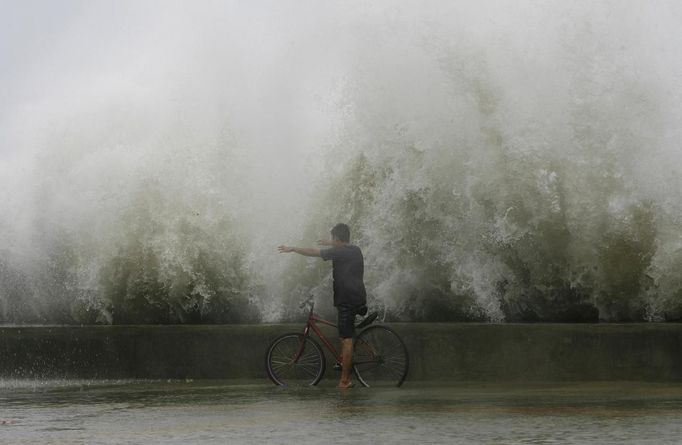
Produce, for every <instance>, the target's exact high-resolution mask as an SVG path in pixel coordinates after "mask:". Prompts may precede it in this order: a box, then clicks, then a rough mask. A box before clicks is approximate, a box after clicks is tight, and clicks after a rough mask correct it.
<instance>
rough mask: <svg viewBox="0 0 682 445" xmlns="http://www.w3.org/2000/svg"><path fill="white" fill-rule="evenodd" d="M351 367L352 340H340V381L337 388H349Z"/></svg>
mask: <svg viewBox="0 0 682 445" xmlns="http://www.w3.org/2000/svg"><path fill="white" fill-rule="evenodd" d="M352 366H353V339H352V338H342V339H341V380H340V381H339V388H350V386H351V385H352V382H351V380H350V373H351V367H352Z"/></svg>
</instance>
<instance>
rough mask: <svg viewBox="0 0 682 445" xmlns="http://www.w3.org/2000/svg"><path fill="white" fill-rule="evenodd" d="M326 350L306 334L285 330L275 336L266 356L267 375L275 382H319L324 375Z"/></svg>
mask: <svg viewBox="0 0 682 445" xmlns="http://www.w3.org/2000/svg"><path fill="white" fill-rule="evenodd" d="M324 368H325V360H324V352H322V348H320V345H318V344H317V342H315V340H313V339H312V338H310V337H304V336H303V334H284V335H282V336H280V337H278V338H276V339H275V341H273V342H272V343H271V344H270V347H269V348H268V353H267V355H266V356H265V369H266V370H267V372H268V377H270V380H272V381H273V382H274V383H275V384H276V385H283V386H285V385H288V386H309V385H317V383H318V382H319V381H320V380H321V379H322V376H323V375H324Z"/></svg>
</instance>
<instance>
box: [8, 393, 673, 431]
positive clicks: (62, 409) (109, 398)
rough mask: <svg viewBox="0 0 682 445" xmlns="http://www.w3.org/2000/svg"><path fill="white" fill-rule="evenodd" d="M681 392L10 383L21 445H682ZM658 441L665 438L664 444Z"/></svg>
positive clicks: (12, 420)
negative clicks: (55, 444) (50, 443)
mask: <svg viewBox="0 0 682 445" xmlns="http://www.w3.org/2000/svg"><path fill="white" fill-rule="evenodd" d="M680 414H682V385H670V384H643V383H636V384H635V383H598V384H595V383H592V384H571V385H566V384H563V385H533V386H528V385H524V386H518V385H502V384H499V385H482V384H468V385H466V384H461V385H454V386H453V385H450V386H445V385H415V384H411V385H409V386H407V387H405V388H401V389H382V390H375V389H367V388H355V389H353V390H350V391H339V390H337V389H336V388H334V387H333V386H331V385H330V386H321V387H314V388H294V389H289V388H282V387H275V386H271V385H269V384H267V383H263V382H224V381H200V382H184V381H51V382H28V381H2V382H0V435H2V437H3V441H8V442H12V443H37V442H46V441H54V442H64V443H72V442H87V443H121V442H132V443H147V442H164V443H178V444H179V443H225V442H229V443H263V442H265V441H268V442H273V441H274V442H275V443H328V442H330V441H332V442H335V443H342V444H343V443H356V442H360V441H363V442H370V443H417V442H420V443H455V444H468V443H535V444H544V443H559V442H561V443H588V442H589V443H597V444H599V443H604V444H606V443H614V442H616V441H618V442H623V443H657V444H660V443H677V442H678V438H679V436H680V433H682V427H681V426H680V424H679V422H678V419H679V416H680ZM654 438H655V440H654Z"/></svg>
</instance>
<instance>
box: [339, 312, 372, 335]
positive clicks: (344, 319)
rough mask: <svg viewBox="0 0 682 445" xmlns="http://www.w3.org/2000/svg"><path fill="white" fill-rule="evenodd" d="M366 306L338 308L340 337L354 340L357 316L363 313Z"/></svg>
mask: <svg viewBox="0 0 682 445" xmlns="http://www.w3.org/2000/svg"><path fill="white" fill-rule="evenodd" d="M365 307H366V306H364V305H363V306H346V305H341V306H337V307H336V310H337V312H338V315H339V318H338V327H339V337H341V338H353V337H355V316H356V315H357V314H359V313H361V312H362V310H363V309H364V308H365Z"/></svg>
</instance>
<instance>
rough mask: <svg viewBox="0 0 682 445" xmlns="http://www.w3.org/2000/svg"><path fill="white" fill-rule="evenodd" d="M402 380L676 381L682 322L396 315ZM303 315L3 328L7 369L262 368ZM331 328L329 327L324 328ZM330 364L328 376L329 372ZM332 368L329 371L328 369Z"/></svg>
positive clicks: (19, 374)
mask: <svg viewBox="0 0 682 445" xmlns="http://www.w3.org/2000/svg"><path fill="white" fill-rule="evenodd" d="M389 326H391V327H392V328H393V329H395V330H396V331H397V332H398V333H399V334H400V335H401V337H402V338H403V339H404V340H405V343H406V344H407V347H408V350H409V352H410V373H409V375H408V380H413V381H416V380H444V381H587V380H643V381H682V324H477V323H454V324H445V323H394V324H390V325H389ZM300 329H301V325H268V324H264V325H221V326H82V327H73V326H57V327H2V328H0V357H2V359H1V360H0V376H1V377H4V378H173V379H178V378H180V379H182V378H192V379H202V378H206V379H233V378H248V379H252V378H266V374H265V370H264V356H265V351H266V349H267V346H268V345H269V343H270V342H271V341H272V340H273V339H274V338H276V337H277V336H278V335H280V334H282V333H285V332H296V331H299V330H300ZM326 332H327V333H328V334H329V335H330V336H332V338H335V331H334V330H328V331H326ZM332 373H334V371H331V370H330V369H328V370H327V378H332ZM334 378H335V376H334Z"/></svg>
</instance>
